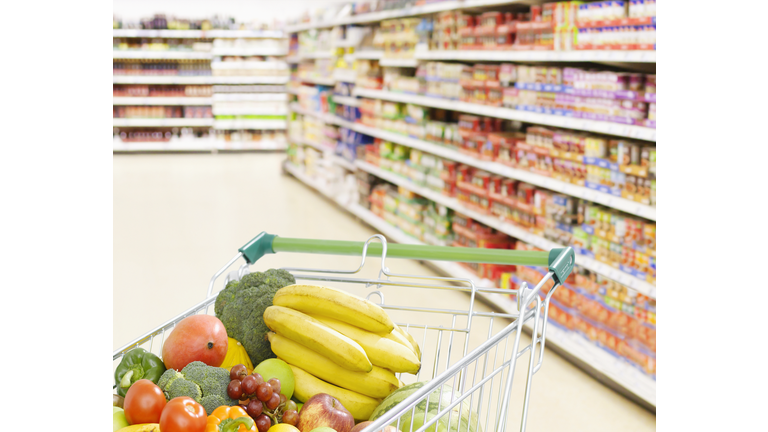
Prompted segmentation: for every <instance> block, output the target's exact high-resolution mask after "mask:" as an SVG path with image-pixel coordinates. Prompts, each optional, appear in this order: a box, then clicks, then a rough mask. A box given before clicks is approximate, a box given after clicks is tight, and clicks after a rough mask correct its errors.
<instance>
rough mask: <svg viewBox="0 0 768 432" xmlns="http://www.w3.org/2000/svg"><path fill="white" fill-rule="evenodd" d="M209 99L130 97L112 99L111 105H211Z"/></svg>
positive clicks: (210, 99) (211, 102) (211, 99)
mask: <svg viewBox="0 0 768 432" xmlns="http://www.w3.org/2000/svg"><path fill="white" fill-rule="evenodd" d="M212 104H213V98H209V97H132V96H125V97H121V96H117V97H113V98H112V105H212Z"/></svg>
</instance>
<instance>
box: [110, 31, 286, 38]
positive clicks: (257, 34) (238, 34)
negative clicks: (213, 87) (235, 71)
mask: <svg viewBox="0 0 768 432" xmlns="http://www.w3.org/2000/svg"><path fill="white" fill-rule="evenodd" d="M112 37H162V38H184V39H216V38H221V39H227V38H252V39H284V38H285V37H286V36H285V33H283V32H282V31H278V30H223V29H216V30H167V29H165V30H146V29H112Z"/></svg>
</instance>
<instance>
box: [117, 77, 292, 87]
mask: <svg viewBox="0 0 768 432" xmlns="http://www.w3.org/2000/svg"><path fill="white" fill-rule="evenodd" d="M289 80H290V77H288V76H213V75H204V76H178V75H165V76H163V75H146V76H144V75H113V76H112V83H113V84H277V85H282V84H287V83H288V81H289Z"/></svg>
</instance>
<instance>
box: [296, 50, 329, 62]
mask: <svg viewBox="0 0 768 432" xmlns="http://www.w3.org/2000/svg"><path fill="white" fill-rule="evenodd" d="M331 57H333V52H332V51H316V52H311V53H299V54H298V55H297V56H296V57H295V58H297V59H298V60H314V59H326V58H331Z"/></svg>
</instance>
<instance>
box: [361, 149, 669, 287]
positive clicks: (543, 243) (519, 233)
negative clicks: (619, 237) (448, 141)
mask: <svg viewBox="0 0 768 432" xmlns="http://www.w3.org/2000/svg"><path fill="white" fill-rule="evenodd" d="M355 164H356V165H357V167H358V168H359V169H361V170H363V171H366V172H368V173H371V174H373V175H375V176H376V177H379V178H381V179H384V180H387V181H389V182H391V183H394V184H396V185H398V186H402V187H404V188H406V189H408V190H410V191H412V192H415V193H417V194H419V195H421V196H423V197H425V198H427V199H429V200H432V201H434V202H436V203H438V204H442V205H444V206H446V207H448V208H451V209H453V210H455V211H457V212H459V213H461V214H465V215H467V216H469V217H471V218H472V219H474V220H477V221H479V222H482V223H483V224H485V225H487V226H489V227H492V228H495V229H497V230H498V231H501V232H503V233H505V234H508V235H510V236H512V237H515V238H517V239H520V240H522V241H524V242H526V243H529V244H531V245H533V246H536V247H538V248H541V249H544V250H550V249H554V248H561V247H564V246H563V245H560V244H557V243H555V242H552V241H549V240H547V239H545V238H543V237H539V236H537V235H535V234H532V233H530V232H528V231H527V230H525V229H523V228H520V227H517V226H515V225H513V224H511V223H508V222H504V221H502V220H501V219H499V218H497V217H495V216H490V215H484V214H481V213H479V212H476V211H474V210H471V209H468V208H466V207H465V206H463V205H461V204H460V203H459V202H458V200H456V199H455V198H451V197H447V196H445V195H443V194H441V193H439V192H435V191H432V190H430V189H427V188H424V187H421V186H417V185H415V184H413V183H412V182H411V181H410V180H408V179H406V178H403V177H400V176H398V175H397V174H394V173H391V172H389V171H386V170H383V169H381V168H379V167H376V166H373V165H371V164H369V163H366V162H363V161H359V160H358V161H356V162H355ZM576 264H578V265H580V266H582V267H584V268H586V269H589V270H592V271H594V272H596V273H599V274H601V275H603V276H606V277H608V278H611V279H613V280H616V281H617V282H620V283H622V284H624V285H626V286H628V287H630V288H632V289H634V290H636V291H637V292H639V293H641V294H643V295H646V296H648V297H651V298H656V287H654V286H653V285H651V284H649V283H648V282H646V281H644V280H641V279H638V278H636V277H634V276H632V275H629V274H627V273H624V272H622V271H620V270H618V269H613V267H610V266H608V265H605V264H602V263H599V262H598V261H595V260H592V259H590V258H587V257H585V256H583V255H578V254H577V255H576ZM598 264H601V265H598ZM607 269H611V270H615V271H607ZM623 275H626V277H622V276H623Z"/></svg>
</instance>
